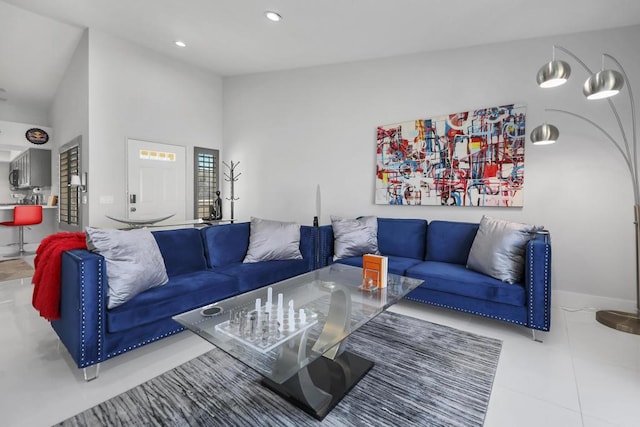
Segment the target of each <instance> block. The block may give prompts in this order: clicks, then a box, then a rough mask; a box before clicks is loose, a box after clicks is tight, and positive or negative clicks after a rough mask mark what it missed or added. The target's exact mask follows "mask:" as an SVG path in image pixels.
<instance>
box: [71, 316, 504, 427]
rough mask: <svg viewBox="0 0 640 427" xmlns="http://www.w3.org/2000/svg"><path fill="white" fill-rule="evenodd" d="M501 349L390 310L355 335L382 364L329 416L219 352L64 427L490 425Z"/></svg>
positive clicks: (356, 345)
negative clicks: (288, 397) (307, 408)
mask: <svg viewBox="0 0 640 427" xmlns="http://www.w3.org/2000/svg"><path fill="white" fill-rule="evenodd" d="M501 348H502V342H501V341H499V340H496V339H492V338H487V337H482V336H479V335H475V334H472V333H469V332H463V331H460V330H457V329H453V328H450V327H447V326H441V325H437V324H434V323H430V322H426V321H423V320H418V319H414V318H412V317H408V316H403V315H399V314H395V313H390V312H385V313H382V314H380V315H379V316H378V317H376V318H375V319H373V320H372V321H370V322H369V323H367V324H366V325H364V326H363V327H362V328H360V329H359V330H357V331H356V332H355V333H354V334H353V335H352V336H351V337H350V338H349V345H348V350H350V351H353V352H354V353H357V354H359V355H362V356H364V357H366V358H368V359H370V360H373V361H374V362H375V366H374V367H373V368H372V369H371V371H369V373H368V374H367V375H366V376H365V377H364V378H363V379H362V380H361V381H360V382H359V383H358V384H357V385H356V387H354V388H353V389H352V390H351V392H350V393H349V394H348V395H347V396H346V397H345V398H344V399H343V400H342V401H341V402H340V403H339V404H338V405H337V406H336V407H335V408H334V409H333V410H332V411H331V412H330V413H329V414H328V415H327V416H326V418H325V419H324V420H323V421H322V422H320V421H317V420H316V419H314V418H312V417H311V416H309V415H307V414H306V413H305V412H303V411H301V410H300V409H298V408H296V407H295V406H293V405H292V404H290V403H288V402H287V401H285V400H283V399H282V398H280V397H279V396H277V395H276V394H274V393H273V392H271V391H269V390H268V389H266V388H264V387H263V386H262V385H260V380H261V377H260V375H259V374H258V373H256V372H255V371H253V370H252V369H250V368H248V367H246V366H245V365H243V364H241V363H240V362H238V361H236V360H235V359H233V358H232V357H231V356H228V355H227V354H226V353H224V352H223V351H221V350H218V349H214V350H211V351H210V352H208V353H206V354H204V355H202V356H200V357H198V358H196V359H193V360H191V361H189V362H187V363H185V364H183V365H181V366H178V367H177V368H175V369H172V370H171V371H168V372H166V373H164V374H162V375H160V376H158V377H156V378H154V379H152V380H149V381H147V382H145V383H143V384H141V385H139V386H137V387H135V388H133V389H131V390H129V391H127V392H125V393H122V394H120V395H119V396H116V397H114V398H112V399H110V400H108V401H106V402H104V403H102V404H100V405H97V406H95V407H93V408H91V409H88V410H87V411H85V412H82V413H80V414H78V415H76V416H75V417H72V418H69V419H67V420H66V421H64V422H62V423H61V424H59V425H62V426H149V425H152V426H310V425H322V426H390V425H393V426H464V427H469V426H481V425H482V424H483V422H484V417H485V414H486V410H487V406H488V404H489V397H490V396H491V387H492V385H493V378H494V375H495V371H496V367H497V365H498V359H499V357H500V350H501ZM98 381H100V380H99V379H98Z"/></svg>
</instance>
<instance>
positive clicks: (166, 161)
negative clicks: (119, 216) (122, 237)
mask: <svg viewBox="0 0 640 427" xmlns="http://www.w3.org/2000/svg"><path fill="white" fill-rule="evenodd" d="M127 145H128V155H127V159H128V161H127V163H128V164H127V175H128V183H127V185H128V186H127V192H128V194H127V218H129V219H152V218H161V217H166V216H168V215H172V214H173V217H171V219H169V220H168V221H170V222H180V221H184V220H186V204H187V202H186V195H185V182H186V158H185V151H186V150H185V148H184V147H181V146H178V145H169V144H160V143H157V142H148V141H139V140H136V139H129V140H128V142H127Z"/></svg>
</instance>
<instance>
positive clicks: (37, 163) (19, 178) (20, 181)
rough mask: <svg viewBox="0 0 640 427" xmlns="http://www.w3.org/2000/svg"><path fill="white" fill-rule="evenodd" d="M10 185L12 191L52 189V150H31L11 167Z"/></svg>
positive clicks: (20, 155) (18, 158)
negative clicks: (39, 188)
mask: <svg viewBox="0 0 640 427" xmlns="http://www.w3.org/2000/svg"><path fill="white" fill-rule="evenodd" d="M9 183H10V185H11V189H12V190H16V189H29V188H35V187H51V150H43V149H39V148H29V149H28V150H26V151H24V152H23V153H20V154H19V155H18V157H16V158H15V159H14V160H13V161H12V162H11V165H10V173H9Z"/></svg>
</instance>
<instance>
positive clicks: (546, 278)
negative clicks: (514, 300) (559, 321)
mask: <svg viewBox="0 0 640 427" xmlns="http://www.w3.org/2000/svg"><path fill="white" fill-rule="evenodd" d="M532 253H533V251H530V252H529V277H530V280H531V281H533V276H534V271H535V269H534V268H533V263H534V257H533V255H532ZM544 262H545V265H549V244H548V243H546V242H545V249H544ZM534 303H535V299H534V295H533V289H532V288H530V289H529V322H530V323H531V326H532V327H533V326H535V327H536V328H540V329H542V330H545V331H548V330H549V270H548V269H547V268H545V269H544V324H543V325H542V326H540V325H534V324H533V322H534V316H533V313H534V310H533V306H534Z"/></svg>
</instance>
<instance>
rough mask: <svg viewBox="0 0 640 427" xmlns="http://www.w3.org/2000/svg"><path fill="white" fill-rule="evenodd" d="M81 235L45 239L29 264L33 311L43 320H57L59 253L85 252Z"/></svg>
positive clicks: (84, 239)
mask: <svg viewBox="0 0 640 427" xmlns="http://www.w3.org/2000/svg"><path fill="white" fill-rule="evenodd" d="M86 248H87V238H86V236H85V234H84V233H56V234H52V235H50V236H47V237H45V238H44V239H43V240H42V242H41V243H40V246H38V249H37V250H36V257H35V259H34V260H33V263H34V266H35V273H34V274H33V285H34V288H33V299H32V301H31V303H32V304H33V307H34V308H35V309H36V310H38V311H39V312H40V316H42V317H44V318H45V319H47V320H55V319H59V318H60V291H61V283H60V282H61V270H62V268H61V264H62V252H64V251H68V250H71V249H86Z"/></svg>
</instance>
